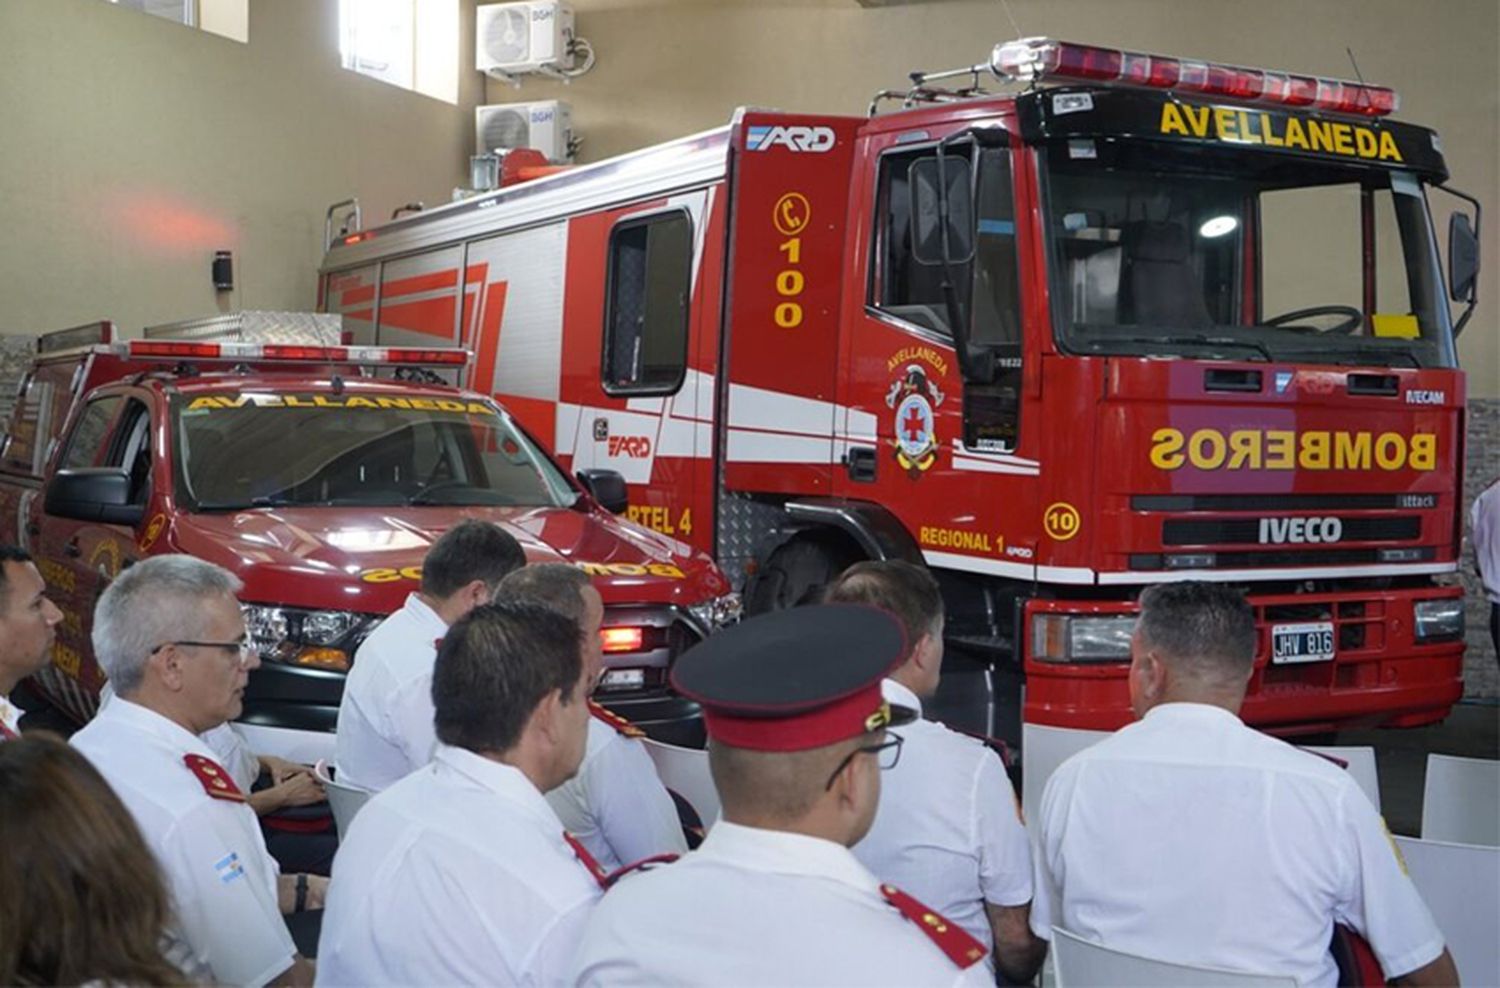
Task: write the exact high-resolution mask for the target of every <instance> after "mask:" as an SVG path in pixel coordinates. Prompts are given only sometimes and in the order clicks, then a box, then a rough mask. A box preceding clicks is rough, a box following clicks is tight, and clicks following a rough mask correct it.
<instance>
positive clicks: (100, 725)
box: [72, 555, 327, 985]
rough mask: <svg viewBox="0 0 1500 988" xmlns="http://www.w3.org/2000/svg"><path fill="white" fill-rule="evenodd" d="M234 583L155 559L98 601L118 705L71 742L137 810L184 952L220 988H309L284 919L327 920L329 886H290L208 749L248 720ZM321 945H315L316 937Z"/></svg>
mask: <svg viewBox="0 0 1500 988" xmlns="http://www.w3.org/2000/svg"><path fill="white" fill-rule="evenodd" d="M239 589H240V581H239V579H238V578H237V577H235V576H234V575H233V574H232V573H230V572H229V571H228V570H225V569H223V568H221V567H219V566H215V565H213V564H212V563H207V562H204V561H202V560H199V559H194V558H193V557H191V556H182V555H164V556H154V557H152V558H150V559H147V560H145V561H144V562H140V563H137V564H136V565H135V566H132V567H131V568H129V569H127V570H125V571H124V572H123V573H121V574H120V576H119V577H118V578H117V579H116V580H115V581H114V582H113V583H111V584H110V585H109V587H108V589H106V590H105V591H104V594H103V595H102V596H101V597H100V598H99V603H98V606H97V607H96V608H95V612H94V630H93V645H94V654H95V656H96V657H97V659H98V660H99V664H100V666H101V667H102V668H103V669H104V671H105V673H106V674H107V675H108V676H109V680H110V683H111V684H112V686H113V687H114V690H115V694H116V696H115V699H114V700H113V701H112V702H110V703H109V704H108V705H106V706H105V707H104V708H103V709H101V710H100V712H99V714H98V715H97V716H96V717H95V718H94V720H93V721H91V722H90V723H89V724H88V726H86V727H84V728H83V729H82V730H81V731H79V732H78V733H77V734H75V735H74V736H73V741H72V743H73V745H74V746H75V747H76V748H78V750H79V751H81V752H82V753H83V754H84V755H85V756H86V757H87V758H88V759H89V761H91V762H93V764H94V766H95V767H96V768H97V769H98V770H99V772H100V774H102V775H103V776H104V778H105V779H106V780H107V781H108V782H109V784H110V786H111V787H112V788H113V789H114V790H115V792H116V793H117V794H118V795H119V797H120V799H121V800H122V801H123V802H124V803H125V805H126V806H127V807H128V808H129V809H130V812H131V815H132V816H133V817H134V818H135V822H136V824H137V825H138V826H139V827H140V829H141V833H142V834H143V835H145V837H146V840H147V842H148V843H150V845H151V848H152V851H153V852H154V853H155V855H156V858H157V861H158V863H159V864H160V865H161V868H162V872H163V874H164V875H165V877H166V879H167V884H168V885H169V887H170V888H171V890H172V898H173V903H174V907H175V915H176V921H177V923H178V925H179V927H180V930H181V934H182V937H183V939H184V940H186V942H187V943H188V944H189V945H190V946H191V947H192V949H193V951H194V952H195V953H196V954H197V955H198V959H199V960H200V961H201V962H202V963H203V964H204V965H206V966H207V967H208V968H209V970H210V971H212V973H213V980H214V981H215V982H217V983H219V984H233V985H264V984H267V983H276V984H310V983H311V980H312V964H311V962H310V961H307V960H305V959H304V958H302V957H301V956H300V955H299V954H298V953H297V948H296V945H295V943H294V942H293V940H292V937H291V935H290V933H289V932H288V929H287V923H286V921H285V920H284V919H283V915H282V914H283V913H290V912H293V911H300V910H302V909H305V908H312V909H318V908H321V906H322V899H323V893H324V890H325V888H326V884H327V879H324V878H318V877H311V878H309V877H308V876H304V875H298V876H292V875H281V874H280V871H279V869H278V868H277V865H276V862H275V861H274V860H273V859H272V858H271V856H270V855H269V854H268V853H267V852H266V844H265V840H264V838H263V837H262V836H261V832H260V826H259V824H258V823H257V821H256V816H255V812H254V811H253V810H252V809H251V808H250V806H249V804H248V803H247V802H246V795H245V793H244V792H243V791H242V790H241V789H240V787H239V786H238V785H236V784H235V782H234V779H233V777H232V775H231V773H230V772H229V770H228V769H227V768H225V767H224V766H223V765H220V764H219V763H218V761H217V759H216V757H215V754H214V751H213V749H211V748H210V747H209V746H208V745H207V744H205V743H204V741H203V740H202V739H201V738H200V737H199V735H201V734H203V733H204V732H206V731H209V730H211V729H212V728H215V727H218V726H219V725H220V724H223V723H225V722H226V721H229V720H233V719H234V718H235V717H237V716H239V714H240V708H241V704H242V700H243V697H244V693H245V684H246V682H247V681H248V678H249V673H250V670H252V669H254V668H255V667H256V666H258V665H259V664H260V662H259V659H258V658H257V657H256V655H255V653H254V652H253V651H252V650H251V648H250V646H249V645H248V643H247V640H246V634H245V621H244V618H243V616H242V615H241V614H240V606H239V601H238V600H237V599H236V598H235V594H236V593H237V592H238V591H239ZM315 935H316V934H315V933H314V936H315Z"/></svg>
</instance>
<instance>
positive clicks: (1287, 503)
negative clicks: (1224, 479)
mask: <svg viewBox="0 0 1500 988" xmlns="http://www.w3.org/2000/svg"><path fill="white" fill-rule="evenodd" d="M1437 505H1438V495H1436V494H1137V495H1135V496H1134V497H1132V498H1131V499H1130V510H1132V511H1256V512H1265V511H1350V510H1356V511H1381V510H1385V511H1390V510H1406V511H1413V510H1421V509H1426V508H1435V507H1437Z"/></svg>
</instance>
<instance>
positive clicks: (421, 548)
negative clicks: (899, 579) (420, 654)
mask: <svg viewBox="0 0 1500 988" xmlns="http://www.w3.org/2000/svg"><path fill="white" fill-rule="evenodd" d="M463 518H481V519H484V520H487V521H492V522H495V523H496V524H498V525H500V526H501V527H502V528H504V529H505V530H506V531H507V532H509V533H510V534H511V535H513V536H514V537H515V538H516V541H518V542H519V543H520V544H521V547H522V549H524V550H525V552H526V558H527V561H528V562H533V563H541V562H566V563H573V564H575V565H579V566H582V567H584V568H585V569H586V570H587V571H588V572H589V573H590V574H591V575H593V577H594V583H595V585H596V587H597V588H598V590H599V593H600V595H601V596H602V597H603V598H604V602H605V604H606V605H609V604H612V603H631V604H642V603H664V604H679V605H684V606H685V605H689V604H695V603H698V602H700V601H703V600H707V599H710V598H712V597H715V596H718V595H720V594H724V593H727V592H728V590H729V587H728V585H727V584H726V583H725V581H724V579H723V577H722V576H720V575H719V574H718V571H717V570H716V569H715V568H714V567H713V564H712V563H711V562H710V560H709V559H708V557H707V556H704V555H703V554H702V553H698V552H695V551H693V550H692V549H691V548H690V547H689V546H686V545H684V544H683V543H681V542H677V541H676V540H674V539H670V538H667V537H666V536H663V535H659V534H657V533H654V532H650V531H648V530H646V529H643V528H640V527H638V526H636V525H632V524H630V523H629V522H626V521H622V520H621V519H619V518H617V517H615V516H614V515H611V514H608V513H605V512H603V511H599V510H595V509H590V510H586V511H585V510H575V509H572V508H552V507H543V508H513V507H507V508H502V507H466V508H463V509H462V510H461V512H459V511H456V510H455V509H454V508H452V507H416V508H390V509H378V508H368V507H362V508H360V509H358V510H357V511H356V510H351V509H347V508H326V507H307V508H257V509H252V510H248V511H237V512H227V513H224V514H181V515H178V516H177V518H176V520H175V521H174V522H173V523H172V525H171V527H170V531H168V532H166V533H164V538H165V539H166V540H167V542H168V544H169V545H171V546H172V547H173V548H174V549H176V550H177V551H181V552H186V553H190V554H192V555H195V556H198V557H200V558H203V559H207V560H210V561H212V562H216V563H218V564H220V565H221V566H224V567H226V568H228V569H229V570H230V571H232V572H233V573H235V574H236V575H237V576H239V578H240V579H241V580H243V581H244V583H245V587H244V590H243V591H241V593H240V597H241V599H243V600H244V601H246V602H247V603H278V602H283V601H286V602H290V601H296V603H297V605H298V606H302V607H311V608H327V609H331V610H351V611H360V612H366V613H375V614H384V613H389V612H391V611H394V610H396V609H397V608H398V607H400V606H401V604H402V603H403V602H404V601H405V599H406V595H407V594H408V593H410V592H411V591H413V590H416V589H417V587H418V585H419V582H420V580H421V565H422V559H423V557H424V556H425V555H426V554H427V550H428V548H429V547H430V546H431V545H432V543H433V542H435V541H436V540H437V539H438V537H439V536H441V535H442V534H443V532H444V531H446V530H447V529H448V528H449V527H450V526H452V525H453V524H455V523H457V522H458V521H460V520H462V519H463Z"/></svg>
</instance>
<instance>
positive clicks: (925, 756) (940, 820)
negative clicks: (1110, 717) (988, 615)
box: [825, 560, 1047, 985]
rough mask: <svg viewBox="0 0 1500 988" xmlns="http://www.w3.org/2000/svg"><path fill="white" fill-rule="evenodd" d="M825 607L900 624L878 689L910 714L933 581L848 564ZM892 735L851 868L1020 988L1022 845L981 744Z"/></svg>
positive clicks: (938, 598) (921, 673)
mask: <svg viewBox="0 0 1500 988" xmlns="http://www.w3.org/2000/svg"><path fill="white" fill-rule="evenodd" d="M825 599H826V600H827V601H828V603H831V604H868V605H870V606H872V607H879V608H881V609H882V610H885V611H888V612H890V613H891V614H893V615H894V616H895V617H896V619H897V620H898V621H900V622H901V625H902V630H903V631H905V632H906V646H907V652H906V654H905V656H904V657H903V658H902V661H901V664H900V665H898V666H896V668H895V669H892V670H891V671H890V673H889V674H887V676H886V678H885V683H884V693H885V698H886V699H887V700H889V701H890V702H891V703H893V704H899V705H900V706H903V707H910V708H912V709H913V710H915V711H917V713H918V714H920V713H921V711H922V701H923V700H929V699H931V698H932V696H933V694H935V693H936V692H937V688H938V680H939V677H940V676H941V673H942V667H943V597H942V593H941V591H939V589H938V584H937V580H935V579H933V576H932V574H931V573H930V572H928V571H927V569H926V568H925V567H922V566H915V565H913V564H911V563H907V562H901V561H897V560H891V561H884V562H863V563H856V564H855V565H854V566H851V567H850V568H849V569H847V570H845V571H844V573H843V574H842V575H841V576H840V577H839V578H838V579H837V580H835V581H834V582H833V583H832V584H831V585H830V586H829V588H828V590H827V593H826V596H825ZM901 735H902V737H904V738H905V739H906V743H905V744H904V745H903V746H902V748H901V761H900V762H898V763H897V764H896V767H895V768H892V769H891V770H890V771H888V772H887V773H886V774H885V776H884V778H883V779H882V780H881V794H880V810H879V812H877V813H876V814H875V824H874V826H872V827H871V828H870V832H869V833H868V834H866V835H865V839H864V840H862V841H860V842H859V843H858V844H856V845H854V848H853V850H854V856H855V857H856V858H859V860H860V861H861V862H862V863H863V864H864V866H865V867H866V868H869V869H870V870H871V871H873V872H874V873H875V874H876V876H878V877H879V878H880V879H881V880H882V881H886V882H890V883H891V884H893V885H899V886H901V887H902V888H904V889H906V890H907V891H908V892H910V893H911V894H912V895H914V896H916V897H917V898H919V899H921V900H922V901H923V902H925V903H927V904H928V905H929V906H932V908H934V909H936V910H938V911H939V912H941V913H943V914H944V915H945V916H947V917H949V918H950V919H952V920H953V921H954V922H956V923H959V924H962V926H963V928H964V929H966V930H968V931H969V933H971V934H972V935H973V936H974V937H975V938H976V939H978V940H979V941H981V942H982V943H992V944H994V948H995V949H994V951H993V953H992V954H991V955H990V956H992V957H993V958H994V961H993V963H992V967H994V968H997V969H998V970H999V973H1000V974H1001V975H1002V976H1003V977H1004V978H1005V981H1006V983H1008V984H1018V985H1019V984H1027V983H1029V982H1030V981H1031V979H1032V978H1033V977H1034V976H1035V975H1036V972H1037V970H1038V969H1039V968H1040V967H1041V965H1042V960H1043V958H1045V957H1046V955H1047V943H1046V941H1045V940H1042V939H1040V938H1038V937H1037V936H1035V935H1034V934H1033V933H1032V932H1031V927H1030V918H1031V845H1030V843H1029V840H1028V838H1027V836H1026V828H1025V827H1024V826H1022V824H1021V818H1020V814H1019V813H1018V812H1017V810H1016V794H1015V790H1014V789H1013V788H1012V787H1011V784H1010V778H1009V777H1008V776H1007V775H1006V774H1005V767H1004V766H1003V765H1002V764H1001V763H1000V758H999V756H998V755H996V754H995V752H994V751H992V750H990V749H989V748H988V747H987V746H985V745H984V744H983V743H982V742H980V741H978V740H976V739H974V738H971V737H966V736H965V735H962V734H959V733H958V732H956V731H951V730H949V729H948V728H946V727H944V726H943V725H942V724H939V723H937V722H935V721H930V720H925V719H918V720H916V721H913V722H912V723H911V724H909V725H908V726H907V727H906V728H904V729H903V730H902V732H901ZM987 963H989V961H988V960H987Z"/></svg>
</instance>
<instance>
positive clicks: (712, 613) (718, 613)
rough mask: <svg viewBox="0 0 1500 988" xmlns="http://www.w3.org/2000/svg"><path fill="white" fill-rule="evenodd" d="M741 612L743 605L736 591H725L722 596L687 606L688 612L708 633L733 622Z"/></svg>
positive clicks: (738, 617)
mask: <svg viewBox="0 0 1500 988" xmlns="http://www.w3.org/2000/svg"><path fill="white" fill-rule="evenodd" d="M743 612H744V606H743V604H742V603H741V602H740V595H739V594H737V593H727V594H725V595H724V596H722V597H715V598H714V599H713V600H705V601H704V602H703V603H701V604H693V605H691V606H690V607H688V613H689V614H691V615H692V616H693V617H694V618H695V619H696V620H697V621H698V623H699V624H701V625H702V626H703V627H704V629H705V630H707V631H708V632H709V633H710V634H712V633H713V632H715V631H718V630H719V629H720V628H722V627H724V626H725V625H727V624H734V623H735V622H737V621H738V620H739V619H740V616H741V614H742V613H743Z"/></svg>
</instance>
